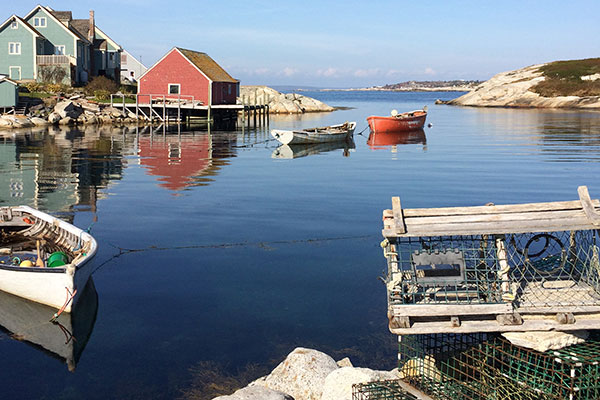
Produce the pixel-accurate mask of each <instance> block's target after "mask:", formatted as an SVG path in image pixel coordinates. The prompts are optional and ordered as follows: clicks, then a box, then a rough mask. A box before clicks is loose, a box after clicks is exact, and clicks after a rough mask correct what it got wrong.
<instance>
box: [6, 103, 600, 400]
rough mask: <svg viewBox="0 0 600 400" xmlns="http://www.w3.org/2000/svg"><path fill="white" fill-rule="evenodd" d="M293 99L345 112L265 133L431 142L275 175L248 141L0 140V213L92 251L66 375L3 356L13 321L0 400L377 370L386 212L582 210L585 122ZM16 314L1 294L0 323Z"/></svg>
mask: <svg viewBox="0 0 600 400" xmlns="http://www.w3.org/2000/svg"><path fill="white" fill-rule="evenodd" d="M305 94H307V95H309V96H314V97H316V98H319V99H321V100H323V101H325V102H327V103H329V104H331V105H334V106H346V107H352V108H351V109H348V110H342V111H336V112H334V113H329V114H313V115H304V116H275V117H272V118H271V122H270V128H287V127H310V126H319V125H328V124H330V123H339V122H343V121H347V120H348V121H352V120H354V121H357V122H358V127H357V132H360V131H361V130H363V129H364V128H365V127H366V120H365V119H366V117H367V116H368V115H371V114H380V115H382V114H383V115H385V114H388V113H389V112H390V110H391V109H393V108H396V109H398V110H399V111H407V110H410V109H416V108H421V107H422V106H424V105H427V106H428V107H429V112H430V113H429V116H428V120H427V121H428V123H431V124H433V126H432V127H431V128H427V129H425V131H424V133H420V134H419V133H417V134H413V135H410V136H409V137H399V138H398V139H397V140H396V142H397V144H393V145H392V144H390V143H388V144H387V145H385V144H381V143H380V142H379V141H380V140H381V139H377V138H376V139H375V140H374V139H373V138H371V140H369V142H367V137H368V130H367V131H365V132H364V133H363V135H364V136H362V135H356V136H355V148H347V149H344V148H338V149H325V150H326V151H324V152H321V153H313V154H310V152H311V151H313V152H314V151H315V150H314V149H313V150H305V153H304V155H305V156H304V157H298V158H293V159H277V158H272V155H273V154H277V147H278V146H277V144H276V143H275V142H273V141H266V140H267V139H269V134H268V130H267V129H266V128H258V129H247V128H246V129H244V130H242V129H241V128H240V129H239V130H238V131H235V132H210V133H209V132H207V130H206V128H194V129H191V130H182V131H181V132H180V134H178V133H177V131H175V132H163V130H162V129H159V130H158V131H156V132H155V133H154V134H151V133H150V132H149V131H148V130H147V129H146V130H144V129H140V130H138V131H137V132H136V130H135V129H113V128H101V129H97V128H90V129H86V130H84V131H80V130H62V129H56V130H50V131H45V130H39V131H28V132H23V133H12V132H10V133H2V134H0V188H1V189H0V206H1V205H16V204H28V205H31V206H34V207H37V208H40V209H42V210H46V211H49V212H51V213H53V214H55V215H60V216H61V217H63V218H65V219H67V220H70V221H72V222H73V223H74V224H76V225H78V226H80V227H83V228H88V227H90V229H91V233H92V234H93V235H94V236H95V237H96V239H97V240H98V242H99V244H100V250H99V252H98V254H97V256H96V258H95V265H94V268H96V271H95V272H94V274H93V281H94V284H95V288H96V292H97V303H96V296H95V293H93V288H92V294H91V295H90V296H88V298H89V299H91V300H89V301H88V304H87V308H86V309H85V310H83V312H80V313H74V315H73V318H74V320H75V319H77V320H78V321H82V322H77V323H76V322H74V323H73V326H76V327H77V328H75V327H74V328H73V331H75V332H74V333H75V339H76V344H77V346H76V351H75V353H77V354H76V356H75V358H76V361H77V363H76V364H77V365H76V369H75V371H74V372H69V370H68V368H67V365H66V364H65V362H64V360H63V359H61V358H60V357H57V356H53V355H52V354H51V353H50V352H49V351H48V350H47V349H46V350H44V349H43V348H42V347H41V346H39V345H37V346H36V345H32V344H31V343H28V342H26V341H20V340H16V339H19V338H23V337H26V335H30V337H31V335H34V334H35V332H36V329H38V328H39V326H40V325H43V324H44V323H45V320H44V319H43V318H42V320H33V319H28V318H21V321H20V322H19V324H18V328H19V329H20V331H19V332H11V331H10V329H13V328H10V327H7V326H4V328H5V329H4V330H0V354H1V355H2V362H1V363H0V383H2V395H1V397H2V398H10V399H31V398H42V399H82V398H86V399H107V398H119V399H137V398H188V399H191V398H203V396H206V395H207V393H212V392H210V390H209V389H208V384H209V383H212V382H220V383H222V384H223V385H225V386H226V385H228V384H229V385H235V382H245V381H247V380H248V379H254V378H257V377H258V376H260V375H262V374H264V373H266V372H267V371H269V370H270V369H271V368H273V367H274V366H275V365H276V364H277V363H278V362H280V361H281V359H282V358H283V357H284V356H285V355H286V354H287V353H289V352H290V351H291V350H292V349H294V348H295V347H297V346H303V347H314V348H318V349H320V350H323V351H325V352H327V353H329V354H331V355H332V356H334V357H335V358H342V357H344V356H350V358H351V360H352V361H353V362H354V364H355V365H358V366H367V367H372V368H380V369H389V368H392V367H393V366H394V363H395V359H396V350H397V347H396V345H395V338H394V337H393V336H392V335H391V334H390V333H389V332H388V330H387V320H386V300H385V287H384V285H383V284H382V283H381V282H380V281H379V280H378V279H377V278H378V276H380V275H381V274H382V272H383V270H384V269H385V262H384V261H385V260H384V258H383V256H382V254H381V249H380V247H379V242H380V240H381V234H380V230H381V212H382V210H383V209H385V208H391V197H392V196H394V195H399V196H400V197H401V199H402V205H403V206H404V207H409V208H413V207H437V206H467V205H481V204H485V203H487V202H490V201H491V202H494V203H496V204H502V203H519V202H537V201H554V200H572V199H577V193H576V189H577V186H578V185H588V187H589V189H590V194H591V196H592V198H598V197H600V179H599V178H598V177H599V173H600V118H599V116H600V115H599V114H598V113H594V112H578V111H536V110H506V109H475V108H456V107H449V106H438V105H434V101H435V99H437V98H442V99H449V98H452V97H454V96H456V94H452V93H368V92H367V93H361V92H319V93H305ZM306 154H308V155H306ZM299 155H302V153H298V152H296V156H299ZM9 300H10V301H9ZM9 304H10V305H9ZM28 307H29V308H28ZM30 308H31V307H30V305H28V304H27V303H25V304H22V302H21V303H19V301H18V299H13V298H8V300H7V298H6V297H0V319H2V318H9V319H11V320H14V319H15V317H14V314H18V315H20V316H22V315H27V312H29V311H27V310H29V309H30ZM23 310H25V311H23ZM42 311H43V310H42ZM44 312H45V311H44ZM11 314H12V315H13V316H12V317H11V316H10V315H11ZM42 315H45V314H43V313H42ZM50 316H51V311H50V314H48V318H49V317H50ZM94 316H95V321H94ZM0 325H2V323H1V321H0ZM65 325H67V326H68V324H67V323H66V322H65ZM86 327H87V328H86ZM45 328H48V326H47V324H45ZM50 328H52V326H50ZM15 330H16V328H15ZM44 332H45V333H44V335H56V337H55V341H58V343H59V344H60V343H63V344H64V342H65V341H66V340H65V339H68V335H66V334H64V333H63V332H62V331H61V330H60V329H59V328H58V327H55V329H54V331H52V330H49V331H48V332H47V333H46V331H44ZM13 333H15V334H16V336H15V335H13ZM70 343H73V342H72V341H71V342H70ZM67 346H68V345H67ZM82 348H83V350H81V349H82Z"/></svg>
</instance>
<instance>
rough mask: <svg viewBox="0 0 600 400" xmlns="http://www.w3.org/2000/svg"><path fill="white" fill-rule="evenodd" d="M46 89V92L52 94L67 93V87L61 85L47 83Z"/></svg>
mask: <svg viewBox="0 0 600 400" xmlns="http://www.w3.org/2000/svg"><path fill="white" fill-rule="evenodd" d="M44 87H45V91H46V92H50V93H62V92H66V91H67V86H66V85H62V84H60V83H47V84H45V85H44Z"/></svg>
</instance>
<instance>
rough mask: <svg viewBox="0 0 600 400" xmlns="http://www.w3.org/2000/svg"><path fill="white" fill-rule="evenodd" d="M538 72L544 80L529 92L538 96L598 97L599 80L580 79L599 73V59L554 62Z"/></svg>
mask: <svg viewBox="0 0 600 400" xmlns="http://www.w3.org/2000/svg"><path fill="white" fill-rule="evenodd" d="M539 70H540V72H542V73H543V74H544V76H545V77H546V79H545V80H544V81H542V82H540V83H538V84H537V85H535V86H533V87H532V88H531V89H530V90H531V91H533V92H535V93H537V94H539V95H540V96H544V97H556V96H580V97H584V96H600V80H595V81H584V80H582V79H581V77H582V76H586V75H593V74H597V73H600V58H587V59H584V60H569V61H555V62H553V63H549V64H546V65H544V66H543V67H541V68H540V69H539Z"/></svg>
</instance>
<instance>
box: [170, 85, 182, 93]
mask: <svg viewBox="0 0 600 400" xmlns="http://www.w3.org/2000/svg"><path fill="white" fill-rule="evenodd" d="M180 88H181V85H180V84H179V83H169V94H179V89H180Z"/></svg>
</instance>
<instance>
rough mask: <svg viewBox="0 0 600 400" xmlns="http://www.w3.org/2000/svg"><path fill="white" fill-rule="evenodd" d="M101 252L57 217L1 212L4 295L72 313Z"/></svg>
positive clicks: (0, 274) (1, 209) (0, 273)
mask: <svg viewBox="0 0 600 400" xmlns="http://www.w3.org/2000/svg"><path fill="white" fill-rule="evenodd" d="M97 247H98V245H97V243H96V240H95V239H94V238H93V237H92V236H91V235H90V234H88V233H87V232H84V231H83V230H81V229H79V228H77V227H75V226H73V225H71V224H69V223H67V222H65V221H62V220H60V219H58V218H55V217H53V216H51V215H48V214H46V213H43V212H41V211H38V210H34V209H33V208H31V207H27V206H16V207H0V290H2V291H4V292H7V293H11V294H14V295H16V296H19V297H23V298H26V299H28V300H31V301H35V302H37V303H42V304H46V305H48V306H50V307H54V308H58V309H60V312H71V308H72V307H73V305H74V304H76V303H77V301H78V299H79V297H80V294H81V293H80V292H81V289H83V287H84V286H85V283H86V282H87V280H88V278H89V277H90V274H91V263H90V262H89V261H90V260H91V259H92V258H93V257H94V255H95V254H96V249H97ZM36 264H37V266H36ZM61 264H62V265H61Z"/></svg>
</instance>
